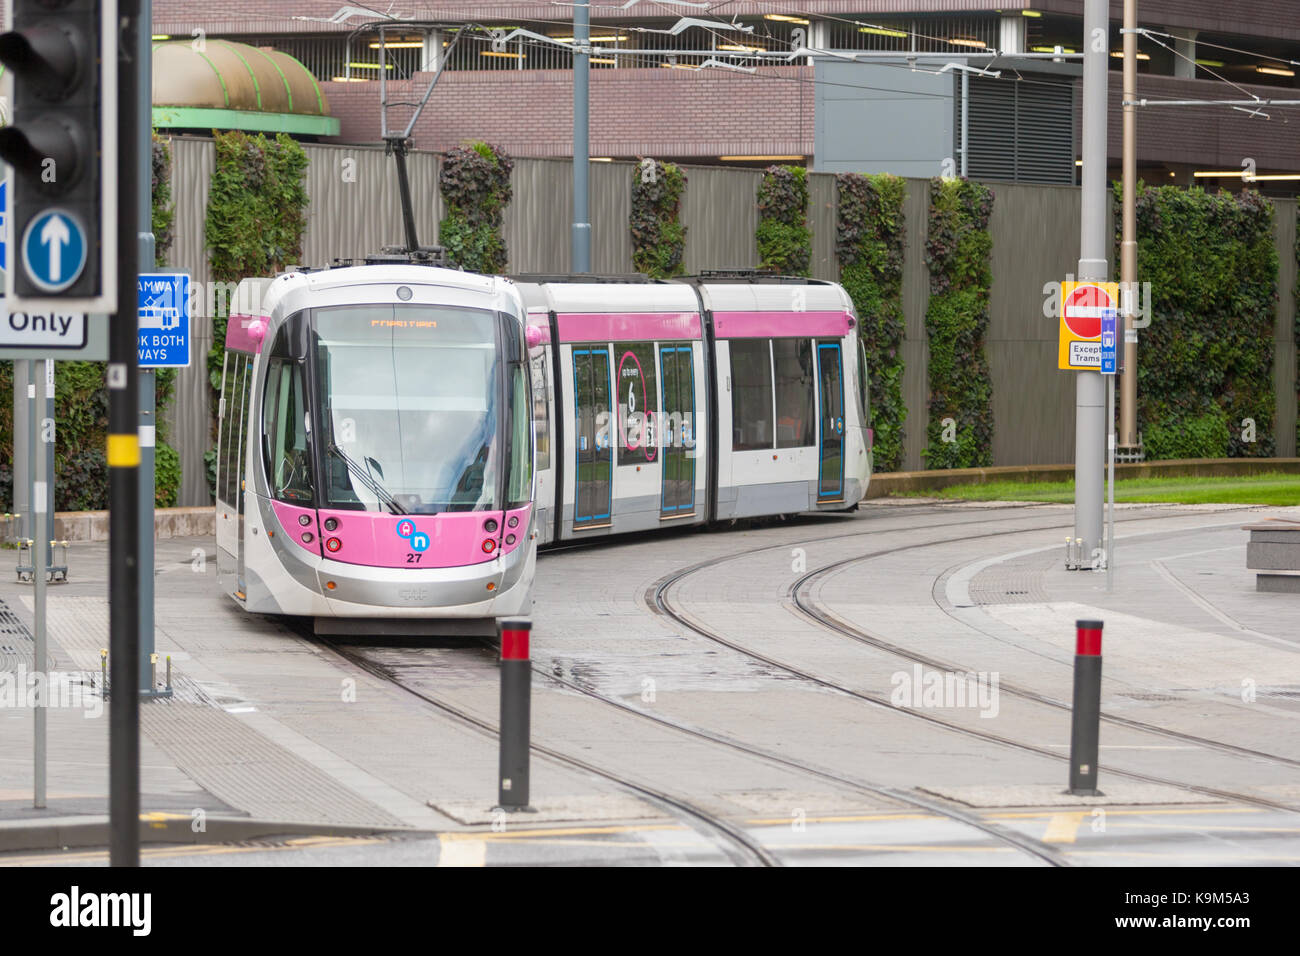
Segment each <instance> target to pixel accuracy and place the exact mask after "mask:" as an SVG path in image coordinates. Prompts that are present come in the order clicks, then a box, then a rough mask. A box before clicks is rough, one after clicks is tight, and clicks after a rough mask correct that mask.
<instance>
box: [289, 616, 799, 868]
mask: <svg viewBox="0 0 1300 956" xmlns="http://www.w3.org/2000/svg"><path fill="white" fill-rule="evenodd" d="M304 637H307V635H304ZM307 639H309V640H312V641H313V642H314V643H315V644H317V645H318V646H320V647H322V648H324V649H325V650H328V651H330V652H331V653H333V654H335V655H337V656H338V657H339V658H341V659H342V660H344V661H346V662H347V663H349V664H351V665H352V666H354V667H356V668H358V669H360V670H362V671H364V672H366V673H367V674H370V675H371V676H373V677H377V678H379V679H380V680H383V681H385V682H387V683H389V684H392V685H393V686H395V687H397V688H399V689H400V690H402V691H404V692H405V693H407V694H410V695H411V696H413V697H415V698H418V699H419V700H421V701H423V702H424V703H425V704H427V705H429V706H431V707H433V708H435V709H437V710H438V711H439V712H441V713H443V714H444V715H446V716H449V717H451V718H452V719H453V720H455V721H457V722H458V723H461V724H462V725H465V726H468V727H470V728H472V729H474V730H477V731H479V732H481V733H484V734H486V735H487V736H490V737H492V738H494V739H495V738H497V737H498V736H499V728H498V726H497V724H496V723H494V722H492V721H490V720H485V719H483V718H481V717H479V716H477V715H475V714H473V713H471V712H470V711H469V710H466V709H465V708H463V707H460V706H457V705H456V704H453V703H451V702H449V701H447V700H443V699H440V698H438V697H435V696H434V695H432V694H429V693H427V692H425V691H423V690H421V689H420V688H418V687H414V686H412V685H411V684H410V683H408V682H406V681H404V680H402V679H401V677H400V676H398V675H396V674H394V673H392V671H391V670H389V669H388V668H386V667H384V666H383V665H382V664H381V663H379V662H377V661H375V660H373V659H371V658H370V657H368V656H366V655H365V654H364V653H361V652H360V651H358V650H357V649H356V647H355V646H354V645H348V644H344V643H341V642H338V641H334V640H329V639H324V638H320V637H307ZM531 749H532V751H533V752H534V753H537V754H541V755H543V756H545V757H547V758H549V759H551V760H553V761H555V762H556V763H559V764H561V765H563V766H565V767H568V768H570V769H573V770H581V771H583V772H585V773H590V774H593V775H595V776H597V777H600V778H601V779H603V780H607V781H609V782H610V783H612V784H614V785H615V786H617V787H620V788H622V789H624V790H627V791H631V792H632V793H634V794H636V795H637V796H639V797H641V798H643V799H645V800H647V801H648V802H649V803H651V804H652V805H654V806H657V807H658V808H659V809H661V810H664V811H666V812H667V813H668V815H669V816H676V817H678V819H682V820H685V821H688V822H693V823H694V824H696V825H697V826H699V827H703V828H704V829H705V830H707V831H709V832H711V833H712V834H713V835H714V838H715V841H716V842H720V843H726V844H727V845H728V848H726V849H723V851H722V852H723V854H724V855H725V856H727V857H728V858H729V859H732V860H733V861H739V862H743V863H746V864H747V865H753V866H765V867H776V866H781V865H782V864H781V862H780V860H778V859H777V857H776V856H775V855H774V854H773V853H772V852H771V851H769V850H768V849H767V848H766V847H764V846H763V845H762V843H761V842H759V841H758V840H756V839H754V838H753V837H751V836H750V835H749V834H748V833H746V832H745V831H744V830H743V829H741V828H740V827H738V826H735V825H734V824H732V823H730V822H729V821H727V820H724V819H722V818H721V817H719V816H717V815H716V814H713V813H710V812H709V811H708V810H706V809H704V808H702V807H700V806H698V805H697V804H695V803H693V802H692V801H690V800H687V799H685V798H683V797H680V796H676V795H674V794H672V793H669V792H668V791H666V790H663V789H661V788H659V787H655V786H652V785H650V784H647V783H645V782H643V781H639V780H633V779H631V778H630V777H628V776H626V775H623V774H619V773H617V772H615V771H611V770H608V769H606V768H603V767H600V766H598V765H597V764H595V763H592V762H591V761H590V760H586V759H584V758H582V757H578V756H576V755H574V754H571V753H567V752H565V751H563V750H559V749H557V748H555V747H551V746H548V745H546V744H539V743H536V742H533V743H532V744H531Z"/></svg>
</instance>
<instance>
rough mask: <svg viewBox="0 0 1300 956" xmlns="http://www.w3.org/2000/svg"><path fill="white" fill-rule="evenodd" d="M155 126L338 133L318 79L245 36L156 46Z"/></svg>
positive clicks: (329, 134) (337, 125)
mask: <svg viewBox="0 0 1300 956" xmlns="http://www.w3.org/2000/svg"><path fill="white" fill-rule="evenodd" d="M153 125H154V126H156V127H159V128H171V129H177V128H180V129H242V130H263V131H269V132H277V133H289V134H290V135H299V136H337V135H338V132H339V121H338V120H337V119H335V118H334V117H332V116H330V115H329V103H327V102H326V100H325V95H324V94H323V93H322V92H321V89H320V84H319V83H317V82H316V78H315V77H314V76H312V75H311V73H309V72H308V71H307V68H306V67H305V66H303V65H302V64H301V63H299V62H298V61H297V60H295V59H294V58H293V57H291V56H289V54H287V53H278V52H276V51H274V50H262V49H258V48H257V47H254V46H249V45H248V44H246V43H231V42H228V41H226V40H209V41H208V42H207V43H204V44H201V45H200V47H199V48H198V49H196V48H195V45H194V44H192V43H191V42H190V41H188V40H179V41H175V42H171V43H157V44H154V48H153Z"/></svg>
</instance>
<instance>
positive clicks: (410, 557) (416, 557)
mask: <svg viewBox="0 0 1300 956" xmlns="http://www.w3.org/2000/svg"><path fill="white" fill-rule="evenodd" d="M422 557H424V555H422V554H418V553H417V552H415V551H408V552H406V563H407V564H419V563H420V559H421V558H422Z"/></svg>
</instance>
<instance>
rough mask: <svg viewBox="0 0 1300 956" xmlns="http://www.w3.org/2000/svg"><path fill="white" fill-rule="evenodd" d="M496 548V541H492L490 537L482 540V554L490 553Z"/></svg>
mask: <svg viewBox="0 0 1300 956" xmlns="http://www.w3.org/2000/svg"><path fill="white" fill-rule="evenodd" d="M496 549H497V543H496V542H495V541H493V540H492V539H491V538H488V539H487V540H486V541H484V542H483V553H484V554H491V553H492V552H493V551H495V550H496Z"/></svg>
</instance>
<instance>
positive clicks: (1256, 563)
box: [1246, 531, 1300, 571]
mask: <svg viewBox="0 0 1300 956" xmlns="http://www.w3.org/2000/svg"><path fill="white" fill-rule="evenodd" d="M1260 533H1261V532H1258V531H1256V532H1254V533H1253V534H1252V535H1251V536H1250V542H1249V543H1248V544H1247V545H1246V567H1248V568H1257V569H1259V570H1262V571H1300V534H1298V535H1293V537H1294V539H1295V540H1293V541H1289V542H1287V543H1285V544H1281V543H1273V542H1268V541H1257V540H1256V535H1259V534H1260Z"/></svg>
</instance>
